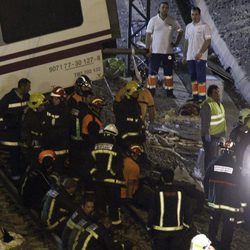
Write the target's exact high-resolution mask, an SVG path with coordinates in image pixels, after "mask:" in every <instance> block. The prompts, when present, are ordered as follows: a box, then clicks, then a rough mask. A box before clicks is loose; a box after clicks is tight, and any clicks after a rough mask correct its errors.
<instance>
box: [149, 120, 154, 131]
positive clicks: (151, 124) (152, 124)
mask: <svg viewBox="0 0 250 250" xmlns="http://www.w3.org/2000/svg"><path fill="white" fill-rule="evenodd" d="M148 131H149V132H150V133H154V132H155V125H154V123H153V122H150V123H149V124H148Z"/></svg>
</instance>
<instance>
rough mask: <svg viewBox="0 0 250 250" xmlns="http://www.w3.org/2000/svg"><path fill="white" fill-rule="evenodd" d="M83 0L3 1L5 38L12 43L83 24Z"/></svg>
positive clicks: (0, 19)
mask: <svg viewBox="0 0 250 250" xmlns="http://www.w3.org/2000/svg"><path fill="white" fill-rule="evenodd" d="M82 22H83V16H82V11H81V3H80V0H1V1H0V25H1V31H2V40H3V41H4V42H5V43H12V42H17V41H21V40H25V39H28V38H33V37H37V36H41V35H45V34H49V33H53V32H56V31H60V30H64V29H68V28H72V27H76V26H79V25H81V24H82Z"/></svg>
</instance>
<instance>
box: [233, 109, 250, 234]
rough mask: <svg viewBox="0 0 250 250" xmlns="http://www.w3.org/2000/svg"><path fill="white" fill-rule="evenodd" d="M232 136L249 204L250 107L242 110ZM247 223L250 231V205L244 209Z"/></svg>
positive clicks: (244, 191)
mask: <svg viewBox="0 0 250 250" xmlns="http://www.w3.org/2000/svg"><path fill="white" fill-rule="evenodd" d="M230 138H231V139H232V140H233V141H235V155H236V161H237V166H238V167H240V168H241V174H242V179H243V180H242V184H243V194H244V195H245V196H246V201H247V204H250V183H249V180H250V158H249V156H250V108H244V109H242V110H241V111H240V114H239V122H238V124H237V126H236V127H235V128H234V129H233V130H232V132H231V134H230ZM244 219H245V223H244V224H243V227H244V228H245V229H246V230H248V231H250V206H249V205H248V206H247V207H246V208H245V209H244Z"/></svg>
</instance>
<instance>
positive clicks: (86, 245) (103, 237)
mask: <svg viewBox="0 0 250 250" xmlns="http://www.w3.org/2000/svg"><path fill="white" fill-rule="evenodd" d="M78 225H79V226H80V228H81V229H80V230H79V229H77V228H75V229H74V230H73V231H72V234H71V236H70V241H69V248H68V249H69V250H71V249H72V250H73V249H74V250H82V249H85V250H118V249H124V248H123V246H122V244H120V243H118V242H114V241H113V239H112V237H111V235H110V234H109V232H108V230H107V229H106V228H105V227H104V226H103V225H101V224H97V223H89V222H87V221H86V220H84V219H82V220H80V221H79V223H78Z"/></svg>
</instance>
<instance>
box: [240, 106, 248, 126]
mask: <svg viewBox="0 0 250 250" xmlns="http://www.w3.org/2000/svg"><path fill="white" fill-rule="evenodd" d="M246 118H250V108H245V109H242V110H241V111H240V114H239V123H240V124H242V125H243V124H245V123H246V121H245V120H246Z"/></svg>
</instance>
